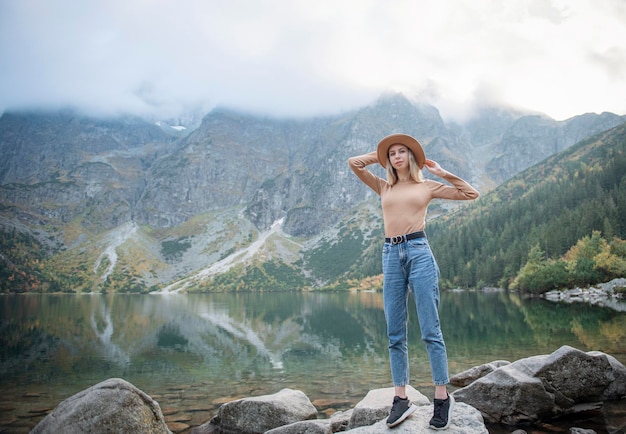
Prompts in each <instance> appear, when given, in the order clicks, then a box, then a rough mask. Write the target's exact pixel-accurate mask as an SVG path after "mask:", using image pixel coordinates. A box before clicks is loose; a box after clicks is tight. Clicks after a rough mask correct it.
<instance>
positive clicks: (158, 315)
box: [0, 292, 626, 432]
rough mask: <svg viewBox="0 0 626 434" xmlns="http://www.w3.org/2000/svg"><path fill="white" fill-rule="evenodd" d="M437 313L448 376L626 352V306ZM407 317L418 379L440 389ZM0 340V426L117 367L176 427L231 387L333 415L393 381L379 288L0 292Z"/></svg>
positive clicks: (446, 297)
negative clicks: (497, 365)
mask: <svg viewBox="0 0 626 434" xmlns="http://www.w3.org/2000/svg"><path fill="white" fill-rule="evenodd" d="M441 318H442V327H443V332H444V336H445V338H446V343H447V346H448V353H449V359H450V360H449V363H450V373H451V374H455V373H458V372H460V371H463V370H465V369H468V368H471V367H473V366H475V365H478V364H482V363H486V362H490V361H493V360H501V359H504V360H510V361H514V360H517V359H519V358H523V357H528V356H531V355H536V354H548V353H551V352H553V351H554V350H556V349H558V348H559V347H560V346H562V345H570V346H573V347H576V348H578V349H581V350H584V351H589V350H599V351H603V352H606V353H608V354H611V355H613V356H615V357H616V358H617V359H618V360H620V361H621V362H622V363H626V313H620V312H616V311H613V310H610V309H607V308H600V307H594V306H590V305H583V304H555V303H551V302H547V301H544V300H538V299H525V298H521V297H520V296H518V295H513V294H508V293H504V292H498V293H482V292H446V293H443V294H442V302H441ZM411 322H412V326H413V327H412V334H411V335H410V338H409V339H410V342H409V345H410V354H411V377H412V378H413V384H412V385H413V386H414V387H415V388H417V389H418V390H419V391H421V392H422V393H423V394H424V395H426V396H427V397H429V398H430V399H432V394H433V389H432V386H431V380H430V370H429V366H428V362H427V356H426V352H425V350H424V348H423V345H422V343H421V341H420V340H419V330H418V325H417V321H416V318H415V316H413V317H412V318H411ZM0 352H1V359H0V386H1V388H2V391H3V393H2V395H1V396H0V432H28V431H29V430H30V429H31V428H32V427H33V426H34V425H35V424H36V423H37V422H38V421H39V420H41V419H42V418H43V416H44V415H45V414H46V412H47V411H50V410H51V409H52V408H54V407H55V406H56V405H57V404H58V403H59V402H60V401H62V400H63V399H65V398H67V397H69V396H71V395H73V394H75V393H77V392H79V391H81V390H83V389H85V388H87V387H89V386H92V385H94V384H96V383H98V382H100V381H103V380H105V379H108V378H112V377H120V378H124V379H125V380H127V381H129V382H131V383H133V384H134V385H135V386H137V387H139V388H140V389H142V390H143V391H145V392H146V393H148V394H149V395H151V396H152V397H154V398H155V399H157V401H158V402H159V404H160V405H161V408H162V409H163V411H164V413H165V414H166V416H167V419H168V421H169V422H170V423H171V424H172V425H171V426H172V427H175V428H176V429H177V430H179V432H187V431H188V429H187V431H185V426H188V427H193V426H197V425H200V424H202V423H204V422H206V421H208V420H209V419H210V418H211V417H212V416H213V415H214V414H215V413H216V411H217V408H218V407H219V406H220V405H221V404H222V403H223V402H225V401H226V400H229V399H233V398H239V397H244V396H252V395H259V394H267V393H274V392H277V391H279V390H280V389H282V388H285V387H289V388H294V389H299V390H302V391H303V392H304V393H305V394H306V395H307V396H308V397H309V398H310V399H311V401H313V402H314V404H316V406H317V407H318V409H320V410H321V411H322V412H326V413H327V414H330V413H332V412H333V411H334V410H346V409H348V408H351V407H353V406H354V405H355V404H356V403H357V402H358V401H360V400H361V399H362V398H363V397H364V396H365V394H366V393H367V391H368V390H370V389H374V388H380V387H389V386H390V385H391V379H390V374H389V367H388V354H387V342H386V337H385V321H384V314H383V303H382V294H381V293H332V294H327V293H269V294H268V293H266V294H253V293H245V294H193V295H182V294H180V295H179V294H177V295H168V296H161V295H100V294H98V295H19V296H0ZM620 405H622V406H623V404H620ZM613 411H615V409H614V408H613ZM616 413H617V417H620V415H621V414H624V415H626V409H623V411H622V409H621V408H618V409H617V412H616ZM175 423H178V425H176V424H175ZM579 426H580V424H579ZM490 429H492V427H490ZM496 431H497V429H496V428H493V430H492V432H496ZM529 432H530V431H529ZM537 432H539V431H537ZM542 432H543V431H542ZM598 432H602V431H600V430H598ZM620 432H621V431H620Z"/></svg>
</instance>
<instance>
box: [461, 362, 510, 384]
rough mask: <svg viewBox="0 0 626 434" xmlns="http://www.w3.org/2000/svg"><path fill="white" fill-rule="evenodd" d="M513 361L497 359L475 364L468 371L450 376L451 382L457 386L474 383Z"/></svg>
mask: <svg viewBox="0 0 626 434" xmlns="http://www.w3.org/2000/svg"><path fill="white" fill-rule="evenodd" d="M510 363H511V362H509V361H507V360H496V361H493V362H490V363H485V364H484V365H479V366H474V367H473V368H470V369H468V370H466V371H463V372H459V373H458V374H456V375H453V376H452V377H450V384H452V385H453V386H456V387H465V386H467V385H468V384H472V383H473V382H474V381H476V380H478V379H479V378H482V377H484V376H485V375H487V374H491V373H492V372H493V371H495V370H496V369H498V368H501V367H502V366H505V365H509V364H510Z"/></svg>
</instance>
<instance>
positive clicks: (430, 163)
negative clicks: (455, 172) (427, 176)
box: [424, 160, 448, 178]
mask: <svg viewBox="0 0 626 434" xmlns="http://www.w3.org/2000/svg"><path fill="white" fill-rule="evenodd" d="M424 166H426V168H427V169H428V171H429V172H430V173H432V174H433V175H435V176H438V177H440V178H443V177H444V176H446V175H447V174H448V171H447V170H444V169H443V168H442V167H441V166H440V165H439V163H437V162H436V161H434V160H426V161H424Z"/></svg>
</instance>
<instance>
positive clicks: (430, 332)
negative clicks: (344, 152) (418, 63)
mask: <svg viewBox="0 0 626 434" xmlns="http://www.w3.org/2000/svg"><path fill="white" fill-rule="evenodd" d="M375 163H379V164H380V165H381V166H383V168H385V169H386V170H387V180H386V181H385V180H384V179H382V178H380V177H378V176H376V175H374V174H373V173H371V172H370V171H369V170H367V166H369V165H371V164H375ZM348 164H349V165H350V168H351V169H352V171H353V172H354V173H355V174H356V176H358V177H359V179H360V180H361V181H363V182H364V183H365V184H366V185H367V186H368V187H370V188H371V189H372V190H374V191H375V192H376V193H377V194H378V195H379V196H380V199H381V205H382V210H383V223H384V228H385V237H386V238H385V243H384V245H383V254H382V256H383V276H384V279H383V302H384V306H385V319H386V321H387V337H388V339H389V359H390V365H391V376H392V380H393V385H394V391H395V397H394V400H393V405H392V408H391V412H390V414H389V418H388V419H387V426H389V427H394V426H396V425H398V424H400V423H401V422H403V421H404V420H405V419H406V418H407V417H408V416H409V415H410V414H411V413H413V411H415V409H416V407H415V405H413V404H412V403H411V402H410V401H409V400H408V398H407V396H406V385H407V384H408V382H409V357H408V349H407V318H408V311H407V308H408V295H409V290H410V291H412V292H413V297H414V300H415V304H416V308H417V316H418V320H419V324H420V329H421V333H422V340H423V341H424V343H425V344H426V349H427V351H428V357H429V361H430V368H431V373H432V377H433V382H434V383H435V400H434V414H433V417H432V419H431V420H430V426H431V427H432V428H435V429H445V428H447V427H448V425H449V424H450V413H451V410H452V406H453V404H454V398H453V397H452V396H451V395H448V392H447V387H446V385H447V384H448V383H449V378H448V359H447V354H446V346H445V343H444V340H443V335H442V333H441V327H440V325H439V313H438V308H439V268H438V266H437V263H436V261H435V258H434V257H433V254H432V252H431V250H430V246H429V244H428V241H427V239H426V235H425V233H424V227H425V225H426V210H427V208H428V204H429V203H430V201H431V200H432V199H437V198H439V199H451V200H471V199H476V198H477V197H478V196H479V193H478V191H477V190H476V189H475V188H474V187H472V186H471V185H469V184H468V183H467V182H465V181H464V180H462V179H461V178H459V177H457V176H455V175H453V174H451V173H450V172H447V171H446V170H444V169H442V168H441V166H440V165H439V164H438V163H437V162H435V161H433V160H427V159H426V157H425V155H424V150H423V149H422V146H421V145H420V143H419V142H418V141H417V140H416V139H414V138H413V137H411V136H408V135H406V134H392V135H390V136H387V137H385V138H384V139H382V140H381V141H380V143H379V144H378V147H377V150H376V151H375V152H371V153H369V154H366V155H361V156H358V157H352V158H350V159H349V160H348ZM424 166H426V168H427V169H428V171H429V172H430V173H432V174H433V175H436V176H438V177H440V178H442V179H444V180H445V181H447V182H449V183H450V184H452V185H445V184H442V183H441V182H437V181H433V180H426V179H424V177H423V175H422V171H421V169H422V167H424Z"/></svg>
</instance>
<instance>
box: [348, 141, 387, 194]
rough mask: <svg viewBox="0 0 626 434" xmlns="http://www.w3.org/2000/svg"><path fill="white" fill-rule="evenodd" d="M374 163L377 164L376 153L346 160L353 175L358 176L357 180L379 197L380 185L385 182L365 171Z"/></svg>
mask: <svg viewBox="0 0 626 434" xmlns="http://www.w3.org/2000/svg"><path fill="white" fill-rule="evenodd" d="M375 163H378V157H377V156H376V151H374V152H370V153H369V154H365V155H359V156H356V157H350V158H348V164H349V165H350V169H352V171H353V172H354V174H355V175H356V176H358V178H359V179H360V180H361V181H363V183H365V184H366V185H367V186H368V187H369V188H371V189H372V190H374V191H375V192H376V193H377V194H378V195H380V183H381V182H385V181H384V180H383V179H381V178H379V177H378V176H376V175H374V174H373V173H372V172H370V171H369V170H367V166H369V165H370V164H375Z"/></svg>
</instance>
